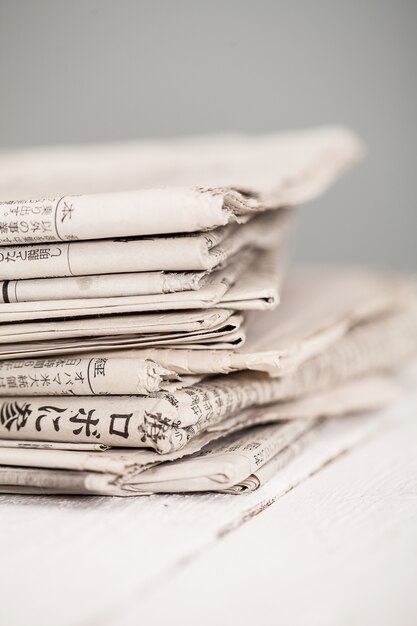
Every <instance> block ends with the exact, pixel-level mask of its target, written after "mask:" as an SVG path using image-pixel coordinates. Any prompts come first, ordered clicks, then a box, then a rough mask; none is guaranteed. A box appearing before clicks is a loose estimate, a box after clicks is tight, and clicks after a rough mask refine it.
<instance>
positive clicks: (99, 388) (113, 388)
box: [0, 357, 185, 397]
mask: <svg viewBox="0 0 417 626" xmlns="http://www.w3.org/2000/svg"><path fill="white" fill-rule="evenodd" d="M177 378H179V377H178V375H176V374H174V373H173V372H170V371H169V370H166V369H164V368H162V367H161V366H160V365H157V364H156V363H153V362H152V361H146V360H141V359H118V358H106V357H96V358H94V359H89V358H82V357H80V358H55V359H33V360H19V359H15V360H10V361H0V394H1V395H2V396H12V397H18V396H22V395H27V394H28V393H30V394H31V395H34V396H37V395H41V396H65V395H72V396H86V395H87V396H97V395H124V394H128V395H133V394H137V395H146V394H149V393H154V392H155V391H160V390H161V389H166V388H167V386H168V383H169V381H170V380H175V379H177ZM184 386H185V384H184ZM174 387H175V388H178V387H179V386H178V385H175V386H174Z"/></svg>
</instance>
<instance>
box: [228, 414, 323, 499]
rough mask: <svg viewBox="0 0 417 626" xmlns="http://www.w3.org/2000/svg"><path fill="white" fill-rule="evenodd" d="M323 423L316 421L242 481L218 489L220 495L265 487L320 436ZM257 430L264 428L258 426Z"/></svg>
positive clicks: (237, 493) (235, 493)
mask: <svg viewBox="0 0 417 626" xmlns="http://www.w3.org/2000/svg"><path fill="white" fill-rule="evenodd" d="M322 427H323V421H322V420H317V421H315V422H314V423H313V424H312V425H311V428H309V429H308V430H306V431H305V432H302V433H301V434H300V436H299V437H296V438H295V439H294V440H293V441H290V442H289V444H288V445H287V446H286V447H285V448H283V449H282V450H280V452H278V454H275V456H273V457H272V458H271V459H270V460H269V461H267V462H266V463H265V464H264V465H261V466H260V467H256V468H255V469H254V471H253V473H252V474H250V475H249V476H246V477H245V478H244V479H243V480H241V481H239V482H236V483H235V484H234V485H230V486H229V487H225V488H224V489H221V490H220V489H219V491H221V492H222V493H230V494H233V495H240V494H242V493H246V492H248V491H256V490H257V489H259V487H261V486H262V485H265V483H267V482H268V481H269V480H271V478H273V476H275V475H276V474H277V473H278V472H279V471H280V470H281V469H282V468H283V467H285V466H286V465H288V464H289V463H290V462H291V461H292V460H293V459H294V458H295V457H296V456H298V454H300V452H301V451H302V450H304V449H305V448H306V446H308V445H309V444H310V443H312V442H313V441H314V440H316V439H317V437H318V436H319V435H320V436H321V431H322V430H323V428H322ZM259 428H265V426H263V427H262V426H260V427H259Z"/></svg>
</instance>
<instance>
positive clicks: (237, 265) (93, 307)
mask: <svg viewBox="0 0 417 626" xmlns="http://www.w3.org/2000/svg"><path fill="white" fill-rule="evenodd" d="M250 266H251V267H250ZM281 271H282V269H281V268H280V260H279V255H278V254H277V252H276V251H270V252H268V253H260V252H259V251H257V250H254V249H251V248H246V249H245V250H241V251H240V252H238V253H237V254H236V255H235V256H234V257H232V259H230V261H229V262H228V263H227V265H226V266H225V267H224V268H223V269H221V270H217V271H215V272H213V273H212V274H210V275H208V276H207V279H206V282H205V283H204V284H203V285H202V286H201V287H200V289H198V290H192V291H179V292H175V293H164V294H156V295H139V296H121V297H112V298H92V297H89V298H85V299H84V298H79V299H75V300H56V299H47V300H45V301H39V300H38V301H33V302H32V301H30V302H21V303H8V304H4V305H0V322H16V321H24V320H35V319H39V320H42V319H46V320H47V319H51V318H53V319H55V320H57V319H60V318H65V319H69V318H76V317H84V318H85V317H92V316H98V315H100V316H102V315H114V314H118V313H139V312H154V311H163V310H169V311H173V310H181V309H203V308H212V307H215V306H217V307H219V308H222V309H224V308H231V309H234V310H237V309H240V308H241V309H245V308H248V307H249V308H259V309H265V308H267V309H272V308H274V306H276V305H277V304H278V301H279V294H278V289H279V282H278V274H279V273H280V272H281ZM126 276H129V275H128V274H127V275H126ZM134 276H136V274H134ZM48 280H52V281H55V280H60V279H40V281H48ZM61 280H63V281H65V280H70V281H72V280H77V279H68V278H64V279H61ZM113 280H114V281H115V282H117V276H115V277H114V279H113ZM257 281H259V283H258V282H257ZM26 282H33V283H35V282H36V280H34V281H17V283H18V285H21V284H22V283H26ZM126 282H128V281H126ZM10 284H11V283H8V282H7V281H6V285H7V289H8V290H9V286H10ZM232 285H236V290H235V291H234V292H232V294H230V293H229V292H230V288H231V286H232ZM34 287H35V291H34V294H35V297H36V293H37V292H36V286H34ZM51 287H53V286H51ZM12 288H13V287H12ZM62 288H65V286H62ZM61 291H62V289H61ZM235 297H236V298H239V301H236V302H233V301H232V300H233V298H235ZM223 299H225V300H227V302H226V304H225V306H223V305H222V302H223Z"/></svg>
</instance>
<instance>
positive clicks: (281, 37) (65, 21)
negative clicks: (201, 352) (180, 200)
mask: <svg viewBox="0 0 417 626" xmlns="http://www.w3.org/2000/svg"><path fill="white" fill-rule="evenodd" d="M416 31H417V2H416V1H415V0H413V1H406V0H392V1H391V2H387V1H385V0H374V1H372V0H361V1H360V0H344V1H339V0H320V1H314V0H293V1H292V2H291V1H289V2H284V1H282V0H276V1H274V0H270V1H268V0H256V1H250V2H248V1H245V0H233V1H231V0H229V1H228V0H224V1H220V0H210V1H205V2H202V1H199V0H194V1H193V0H189V1H187V0H180V1H176V0H171V1H170V0H165V1H157V0H153V1H148V2H145V1H134V0H104V1H93V0H68V1H66V0H26V1H22V0H0V109H1V115H0V145H1V147H5V146H12V147H14V146H24V145H30V144H48V143H59V142H80V141H83V142H90V141H102V140H111V139H124V138H128V139H131V138H140V137H150V136H158V137H167V136H172V135H179V134H184V133H186V134H189V133H201V132H210V131H219V130H229V129H237V130H244V131H250V132H252V131H268V130H279V129H287V128H293V127H305V126H309V125H313V124H322V123H327V122H332V123H333V122H342V123H345V124H348V125H350V126H352V127H353V128H354V129H355V130H357V131H358V132H359V133H360V134H361V135H362V137H363V138H364V139H365V141H366V142H367V144H368V146H369V155H368V158H367V160H366V161H365V162H363V163H362V164H360V166H358V167H356V168H355V169H354V170H352V171H351V172H349V174H348V175H347V176H345V177H344V178H343V180H341V181H340V182H339V183H338V184H337V185H336V186H335V187H334V188H333V189H332V190H331V191H330V192H329V193H328V194H327V195H326V196H325V197H324V198H322V199H320V200H318V201H316V202H314V203H312V204H310V205H308V206H306V207H303V208H302V209H301V210H300V218H301V219H300V225H299V228H298V233H297V237H296V243H295V256H296V258H297V259H298V260H308V261H311V260H319V261H326V260H333V261H354V262H368V263H369V262H370V263H372V264H384V265H389V266H392V267H398V268H413V269H416V268H417V246H416V234H417V217H416V199H417V183H416V180H417V158H416V157H417V148H416V145H417V141H416V140H417V123H416V122H417V120H416V109H417V107H416V100H417V89H416V83H417V72H416V68H415V64H416V63H415V60H416V59H417V37H416V35H417V33H416Z"/></svg>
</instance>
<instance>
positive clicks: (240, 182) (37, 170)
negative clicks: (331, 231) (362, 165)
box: [0, 128, 417, 496]
mask: <svg viewBox="0 0 417 626" xmlns="http://www.w3.org/2000/svg"><path fill="white" fill-rule="evenodd" d="M361 152H362V148H361V144H360V141H359V140H358V139H357V138H356V137H355V136H354V135H353V134H352V133H350V132H349V131H347V130H346V129H342V128H321V129H314V130H311V131H303V132H299V133H288V134H281V135H271V136H248V137H245V136H239V135H236V136H233V135H230V136H219V137H206V138H204V137H203V138H195V139H185V140H174V141H171V142H166V143H164V142H145V143H143V144H137V143H131V144H129V145H126V146H122V145H119V146H100V147H94V146H89V147H88V146H87V147H80V148H51V149H49V148H48V149H36V150H26V151H22V152H16V153H9V152H5V153H3V154H0V200H1V201H0V492H6V493H26V494H34V495H36V494H51V495H53V494H80V495H81V494H97V495H117V496H129V495H139V494H142V495H144V494H150V493H171V492H196V491H219V492H225V493H230V494H239V493H244V492H245V491H247V490H253V489H256V488H259V486H260V485H262V484H263V483H264V482H265V481H266V480H268V479H269V478H270V477H271V476H273V475H274V473H275V472H276V471H278V470H279V469H280V468H281V467H283V465H284V464H285V463H287V462H289V460H290V459H291V458H292V457H293V456H294V455H295V454H296V452H297V451H300V450H302V449H303V448H305V447H307V446H308V445H309V443H310V442H311V441H314V440H315V439H317V438H323V437H324V434H323V433H325V432H326V428H325V423H328V422H329V420H335V419H342V418H343V416H346V415H349V414H358V413H359V414H362V413H364V412H369V411H377V410H378V409H379V408H381V407H383V406H385V405H386V404H387V403H389V402H391V401H392V400H393V399H394V398H396V396H397V395H398V393H399V391H400V390H399V387H398V384H397V383H396V382H395V381H394V377H393V376H392V373H393V372H394V371H395V370H396V369H397V368H399V367H400V366H401V365H402V364H403V363H405V362H407V360H410V359H411V358H413V355H415V353H416V352H417V292H416V284H415V281H414V279H412V278H409V277H403V276H399V275H396V274H393V273H389V272H377V271H373V270H365V269H358V268H334V269H331V268H306V269H303V270H296V271H291V272H289V274H288V277H287V276H286V254H285V251H286V244H287V240H288V238H289V233H290V226H291V222H292V220H293V213H294V211H293V209H292V208H290V207H293V206H294V205H296V204H299V203H301V202H305V201H307V200H311V199H313V198H316V197H317V196H318V195H320V193H322V192H323V191H324V190H325V189H326V188H327V187H328V186H329V184H330V183H332V182H333V181H334V180H335V179H336V178H337V176H338V175H339V174H340V173H341V172H342V170H343V169H344V168H345V167H347V166H348V165H350V164H351V163H353V162H354V161H355V160H356V159H357V158H358V156H360V154H361ZM278 305H279V306H278ZM358 419H361V418H360V417H358Z"/></svg>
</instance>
